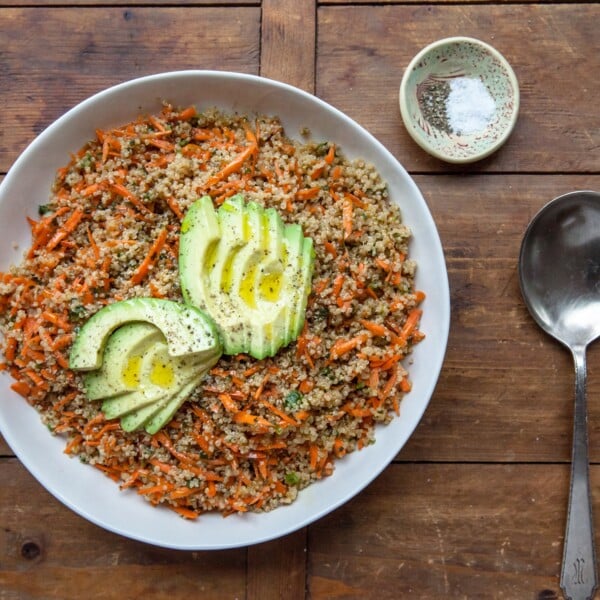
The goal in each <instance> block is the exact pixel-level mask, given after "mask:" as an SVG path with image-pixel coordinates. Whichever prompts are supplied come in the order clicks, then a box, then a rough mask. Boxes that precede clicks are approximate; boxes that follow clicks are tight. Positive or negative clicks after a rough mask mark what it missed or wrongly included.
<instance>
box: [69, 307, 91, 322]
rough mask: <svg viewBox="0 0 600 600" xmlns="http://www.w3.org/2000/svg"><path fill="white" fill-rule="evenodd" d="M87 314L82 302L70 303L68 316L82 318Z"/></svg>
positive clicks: (74, 318)
mask: <svg viewBox="0 0 600 600" xmlns="http://www.w3.org/2000/svg"><path fill="white" fill-rule="evenodd" d="M86 316H87V309H86V308H85V306H83V304H72V305H71V308H70V309H69V318H70V319H73V320H76V319H84V318H85V317H86Z"/></svg>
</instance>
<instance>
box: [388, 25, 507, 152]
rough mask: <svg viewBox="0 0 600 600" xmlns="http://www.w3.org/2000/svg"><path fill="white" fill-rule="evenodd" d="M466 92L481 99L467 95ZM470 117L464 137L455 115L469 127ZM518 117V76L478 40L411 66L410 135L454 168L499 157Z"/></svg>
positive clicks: (405, 94) (404, 101) (429, 50)
mask: <svg viewBox="0 0 600 600" xmlns="http://www.w3.org/2000/svg"><path fill="white" fill-rule="evenodd" d="M460 87H462V88H463V90H462V91H463V93H462V94H461V93H459V91H458V90H457V88H460ZM464 88H468V89H472V90H476V91H479V92H480V93H479V94H465V93H464V92H465V89H464ZM492 101H493V104H492ZM457 102H463V104H464V106H460V105H459V106H456V103H457ZM494 105H495V107H494ZM469 111H472V115H471V118H470V122H471V126H470V127H467V130H463V131H460V129H459V128H458V127H457V126H456V118H454V120H453V119H451V118H449V114H450V116H455V115H456V114H457V112H458V113H460V114H461V115H462V117H463V119H462V122H463V124H464V123H465V122H467V121H468V117H469ZM518 112H519V84H518V82H517V78H516V76H515V73H514V71H513V70H512V68H511V66H510V65H509V64H508V62H507V61H506V59H505V58H504V57H503V56H502V55H501V54H500V53H499V52H498V51H497V50H496V49H495V48H493V47H492V46H490V45H489V44H486V43H485V42H482V41H480V40H477V39H474V38H468V37H451V38H446V39H443V40H439V41H437V42H434V43H433V44H430V45H429V46H427V47H426V48H424V49H423V50H421V51H420V52H419V53H418V54H417V55H416V56H415V58H413V60H412V61H411V62H410V64H409V65H408V67H407V69H406V71H405V73H404V76H403V78H402V83H401V85H400V113H401V115H402V119H403V121H404V124H405V126H406V129H407V130H408V133H409V134H410V135H411V137H412V138H413V139H414V140H415V142H416V143H417V144H419V146H421V148H423V149H424V150H425V151H426V152H428V153H429V154H431V155H433V156H435V157H437V158H439V159H441V160H444V161H446V162H450V163H470V162H474V161H477V160H481V159H482V158H485V157H486V156H489V155H490V154H492V152H495V151H496V150H497V149H498V148H500V146H502V144H504V142H505V141H506V140H507V138H508V136H509V135H510V133H511V132H512V130H513V128H514V126H515V123H516V121H517V115H518Z"/></svg>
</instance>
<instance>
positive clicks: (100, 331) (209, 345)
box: [69, 298, 220, 371]
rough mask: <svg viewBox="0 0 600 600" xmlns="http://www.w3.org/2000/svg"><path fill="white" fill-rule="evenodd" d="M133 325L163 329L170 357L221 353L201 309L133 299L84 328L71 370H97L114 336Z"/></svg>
mask: <svg viewBox="0 0 600 600" xmlns="http://www.w3.org/2000/svg"><path fill="white" fill-rule="evenodd" d="M131 321H143V322H147V323H151V324H152V325H154V326H155V327H157V328H158V329H160V330H161V332H162V334H163V335H164V337H165V339H166V342H167V345H168V347H169V353H170V355H171V356H183V355H186V354H197V355H207V356H208V355H213V354H214V353H215V351H216V350H217V351H219V350H220V340H219V334H218V331H217V329H216V327H215V325H214V323H213V321H212V319H211V318H210V317H209V316H208V315H206V314H205V313H204V312H202V310H200V309H199V308H197V307H194V306H189V305H186V304H179V303H177V302H171V301H170V300H163V299H158V298H132V299H130V300H123V301H121V302H115V303H114V304H110V305H108V306H106V307H104V308H102V309H101V310H99V311H98V312H97V313H96V314H95V315H94V316H92V317H91V318H90V319H89V320H88V321H87V322H86V323H85V324H84V325H83V327H82V328H81V329H80V331H79V333H78V334H77V337H76V338H75V342H74V343H73V347H72V349H71V354H70V359H69V366H70V367H71V369H74V370H81V371H89V370H93V369H98V368H99V367H100V366H101V364H102V355H103V352H104V348H105V346H106V342H107V341H108V339H109V337H110V336H111V334H112V333H113V332H114V331H115V330H116V329H117V328H119V327H120V326H121V325H124V324H126V323H129V322H131Z"/></svg>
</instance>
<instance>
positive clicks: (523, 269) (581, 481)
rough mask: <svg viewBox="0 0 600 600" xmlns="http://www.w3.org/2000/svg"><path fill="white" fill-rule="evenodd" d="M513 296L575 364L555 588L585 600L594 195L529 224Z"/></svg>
mask: <svg viewBox="0 0 600 600" xmlns="http://www.w3.org/2000/svg"><path fill="white" fill-rule="evenodd" d="M519 275H520V281H521V293H522V294H523V298H524V299H525V303H526V305H527V308H528V309H529V312H530V313H531V315H532V316H533V318H534V319H535V320H536V321H537V323H538V325H539V326H540V327H541V328H542V329H543V330H544V331H546V333H549V334H550V335H551V336H553V337H554V338H556V339H557V340H558V341H559V342H562V343H563V344H564V345H565V346H566V347H567V348H569V350H570V351H571V354H572V355H573V359H574V361H575V418H574V428H573V454H572V462H571V489H570V493H569V508H568V516H567V527H566V532H565V542H564V550H563V564H562V572H561V577H560V587H561V588H562V590H563V592H564V595H565V597H566V598H570V599H571V600H588V599H590V598H593V596H594V592H595V590H596V583H597V579H596V556H595V551H594V528H593V525H592V509H591V502H590V486H589V472H588V437H587V409H586V397H585V383H586V366H585V352H586V348H587V346H588V345H589V344H590V343H591V342H593V341H594V340H595V339H596V338H598V337H599V336H600V194H599V193H597V192H587V191H585V192H571V193H569V194H565V195H564V196H559V197H558V198H555V199H554V200H552V201H551V202H549V203H548V204H547V205H546V206H544V208H542V210H540V212H539V213H538V214H537V215H536V216H535V217H534V218H533V220H532V221H531V223H530V224H529V227H528V228H527V231H526V232H525V237H524V239H523V243H522V245H521V253H520V256H519Z"/></svg>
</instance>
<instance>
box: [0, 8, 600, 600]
mask: <svg viewBox="0 0 600 600" xmlns="http://www.w3.org/2000/svg"><path fill="white" fill-rule="evenodd" d="M599 24H600V2H591V1H590V2H580V3H574V2H542V1H537V2H535V1H529V0H523V1H522V2H521V3H513V2H510V1H504V0H495V1H487V0H470V1H469V0H464V1H462V2H458V3H455V2H452V1H448V2H446V1H445V0H436V1H432V2H428V1H427V0H404V1H403V2H391V1H388V2H386V1H384V0H379V1H378V0H371V1H370V2H369V3H368V4H367V3H363V2H360V1H359V0H357V1H355V2H352V1H345V0H328V1H327V2H323V3H320V2H317V0H263V2H262V3H261V2H259V1H252V0H250V1H246V0H227V1H224V0H221V1H218V0H195V1H194V2H190V3H186V2H185V0H180V1H177V0H140V1H138V2H136V3H135V5H131V6H130V5H128V4H126V3H124V2H121V1H120V0H105V1H103V2H102V3H101V5H98V3H97V2H96V0H66V2H64V1H60V2H59V0H0V105H1V106H2V107H3V112H2V116H1V117H0V120H1V126H0V173H6V171H7V170H8V169H9V167H10V165H11V164H12V163H13V161H14V160H15V159H16V157H17V156H18V154H19V153H20V152H21V151H22V150H23V149H24V147H25V145H26V144H27V143H28V142H30V141H31V140H32V139H33V138H34V137H35V136H36V135H37V134H38V133H39V132H40V131H41V130H42V129H43V128H45V127H46V126H47V125H48V124H49V123H51V122H52V121H53V120H54V119H55V118H57V117H58V116H59V115H61V114H62V113H63V112H65V111H66V110H67V109H68V108H70V107H72V106H73V105H75V104H76V103H78V102H79V101H81V100H83V99H84V98H86V97H87V96H89V95H91V94H92V93H94V92H96V91H98V90H101V89H103V88H105V87H107V86H110V85H112V84H116V83H118V82H121V81H124V80H127V79H131V78H134V77H137V76H141V75H146V74H150V73H155V72H160V71H167V70H178V69H193V68H203V69H223V70H231V71H239V72H243V73H252V74H260V75H263V76H267V77H271V78H275V79H279V80H282V81H285V82H288V83H291V84H294V85H296V86H299V87H301V88H304V89H305V90H308V91H310V92H313V93H315V94H316V95H318V96H319V97H320V98H323V99H324V100H326V101H328V102H330V103H332V104H333V105H335V106H336V107H338V108H339V109H341V110H342V111H344V112H345V113H347V114H348V115H349V116H351V117H352V118H354V119H355V120H357V121H358V122H359V123H361V124H362V125H363V126H365V127H366V128H367V129H369V130H370V131H371V132H372V133H373V134H374V135H375V136H376V137H378V138H379V139H380V140H381V141H382V142H383V144H385V146H387V148H389V149H390V150H391V152H392V153H393V154H394V155H395V156H396V157H397V158H398V160H399V161H400V162H401V163H402V164H403V165H404V166H405V167H406V168H407V169H408V170H409V171H410V172H411V174H412V175H413V177H414V179H415V180H416V182H417V184H418V185H419V187H420V188H421V190H422V192H423V194H424V196H425V198H426V200H427V202H428V204H429V207H430V209H431V211H432V213H433V216H434V218H435V219H436V222H437V225H438V228H439V231H440V235H441V237H442V242H443V244H444V249H445V252H446V257H447V264H448V270H449V276H450V285H451V293H452V327H451V333H450V339H449V346H448V353H447V358H446V361H445V366H444V368H443V371H442V374H441V377H440V380H439V384H438V386H437V390H436V392H435V394H434V396H433V398H432V400H431V404H430V406H429V408H428V410H427V412H426V414H425V416H424V418H423V420H422V422H421V424H420V426H419V427H418V429H417V431H416V433H415V434H414V436H413V437H412V438H411V440H410V441H409V443H408V444H407V446H406V447H405V448H404V449H403V450H402V452H401V453H400V454H399V455H398V456H397V457H396V459H395V460H394V461H393V463H392V464H391V465H390V466H389V467H388V468H387V469H386V470H385V471H384V473H383V474H382V475H381V476H379V477H378V478H377V479H376V481H375V482H374V483H372V484H371V485H370V486H369V487H368V488H367V489H366V490H365V491H363V492H362V493H361V494H359V495H358V496H357V497H356V498H354V499H353V500H352V501H350V502H349V503H348V504H346V505H345V506H343V507H341V508H339V509H338V510H336V511H335V512H333V513H332V514H330V515H328V516H326V517H325V518H323V519H321V520H319V521H317V522H316V523H313V524H312V525H310V526H309V527H306V528H304V529H302V530H300V531H298V532H296V533H294V534H292V535H289V536H287V537H285V538H283V539H279V540H276V541H273V542H269V543H265V544H261V545H258V546H253V547H249V548H239V549H234V550H227V551H221V552H178V551H170V550H164V549H160V548H154V547H150V546H147V545H144V544H142V543H138V542H134V541H130V540H128V539H124V538H121V537H119V536H117V535H114V534H112V533H108V532H106V531H104V530H102V529H99V528H98V527H96V526H95V525H92V524H90V523H88V522H87V521H85V520H83V519H82V518H80V517H79V516H77V515H76V514H74V513H73V512H71V511H70V510H69V509H67V508H65V507H64V506H63V505H62V504H60V503H59V502H58V501H57V500H55V499H54V498H53V497H52V496H51V495H50V494H49V493H47V492H46V491H45V490H44V489H43V488H42V487H41V486H40V485H39V484H38V483H37V482H36V481H35V480H34V479H33V478H32V476H31V475H29V473H28V472H27V471H26V470H25V469H24V468H23V466H21V464H20V463H19V461H18V460H17V459H16V458H15V457H14V455H13V454H12V452H11V450H10V448H9V447H8V446H7V445H6V444H4V443H0V599H1V600H15V599H19V600H20V599H30V598H36V599H37V598H39V599H44V600H45V599H51V598H52V599H54V598H56V599H61V600H65V599H71V598H73V599H75V598H86V599H87V598H125V599H129V598H144V599H146V600H147V599H150V598H152V599H155V598H156V599H159V598H160V599H162V598H169V599H175V598H202V599H203V600H207V599H212V598H215V599H228V598H230V599H234V598H239V599H247V600H269V599H271V598H283V599H286V600H287V599H290V600H294V599H300V598H313V599H314V598H344V599H345V598H361V599H362V598H377V599H380V598H381V599H383V598H409V597H410V598H436V599H439V598H469V599H471V598H506V599H509V600H510V599H517V600H518V599H531V600H534V599H535V600H551V599H554V598H560V597H561V593H560V589H559V583H558V574H559V572H560V562H561V556H562V542H563V535H564V522H565V517H566V503H567V493H568V483H569V461H570V440H571V418H572V397H573V380H574V377H573V368H572V366H571V360H570V357H569V355H568V354H567V352H566V351H564V350H563V349H562V348H561V347H559V346H558V345H557V344H555V343H553V342H552V341H551V339H550V338H548V337H547V336H545V335H544V334H543V333H542V332H541V331H540V330H539V329H537V327H536V326H535V325H534V324H533V322H532V320H531V318H530V317H529V315H528V313H527V311H526V309H525V307H524V305H523V302H522V300H521V296H520V293H519V287H518V277H517V255H518V251H519V245H520V241H521V237H522V235H523V232H524V230H525V227H526V225H527V223H528V222H529V220H530V219H531V217H532V216H533V214H534V213H535V212H536V211H537V210H538V209H539V208H540V207H541V206H542V205H543V204H545V203H546V202H547V201H549V200H550V199H552V198H553V197H555V196H557V195H559V194H561V193H564V192H567V191H570V190H574V189H585V188H587V189H596V190H599V189H600V108H599V105H600V77H599V76H598V73H599V71H600V36H599V35H598V25H599ZM450 35H469V36H473V37H477V38H481V39H483V40H486V41H487V42H489V43H491V44H492V45H494V46H495V47H496V48H498V50H500V52H502V53H503V54H504V55H505V56H506V57H507V59H508V60H509V62H510V63H511V64H512V65H513V67H514V69H515V71H516V73H517V76H518V78H519V81H520V86H521V94H522V100H521V112H520V118H519V121H518V124H517V127H516V129H515V131H514V133H513V134H512V136H511V138H510V139H509V141H508V143H507V144H506V145H505V146H504V147H503V148H502V149H501V150H500V151H499V152H498V153H497V154H495V155H494V156H492V157H491V158H489V159H487V160H485V161H483V162H481V163H478V164H475V165H472V166H468V167H461V168H454V167H450V166H448V165H446V164H443V163H441V162H439V161H437V160H435V159H433V158H431V157H429V156H428V155H427V154H425V153H424V152H423V151H422V150H420V149H419V148H418V147H417V146H416V145H415V144H414V142H413V141H412V140H411V139H410V138H409V136H408V135H407V133H406V131H405V129H404V128H403V125H402V122H401V119H400V115H399V111H398V104H397V91H398V86H399V83H400V79H401V76H402V73H403V69H404V67H405V66H406V65H407V64H408V62H409V60H410V59H411V58H412V56H413V55H414V54H415V53H416V52H417V51H418V50H419V49H420V48H422V47H423V46H424V45H426V44H427V43H429V42H432V41H434V40H436V39H438V38H441V37H446V36H450ZM588 363H589V365H588V366H589V375H588V397H589V425H590V452H591V460H592V466H591V479H592V493H593V497H594V509H595V512H596V521H597V522H600V344H597V345H596V347H592V348H591V350H590V352H589V355H588ZM599 541H600V540H599Z"/></svg>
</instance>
